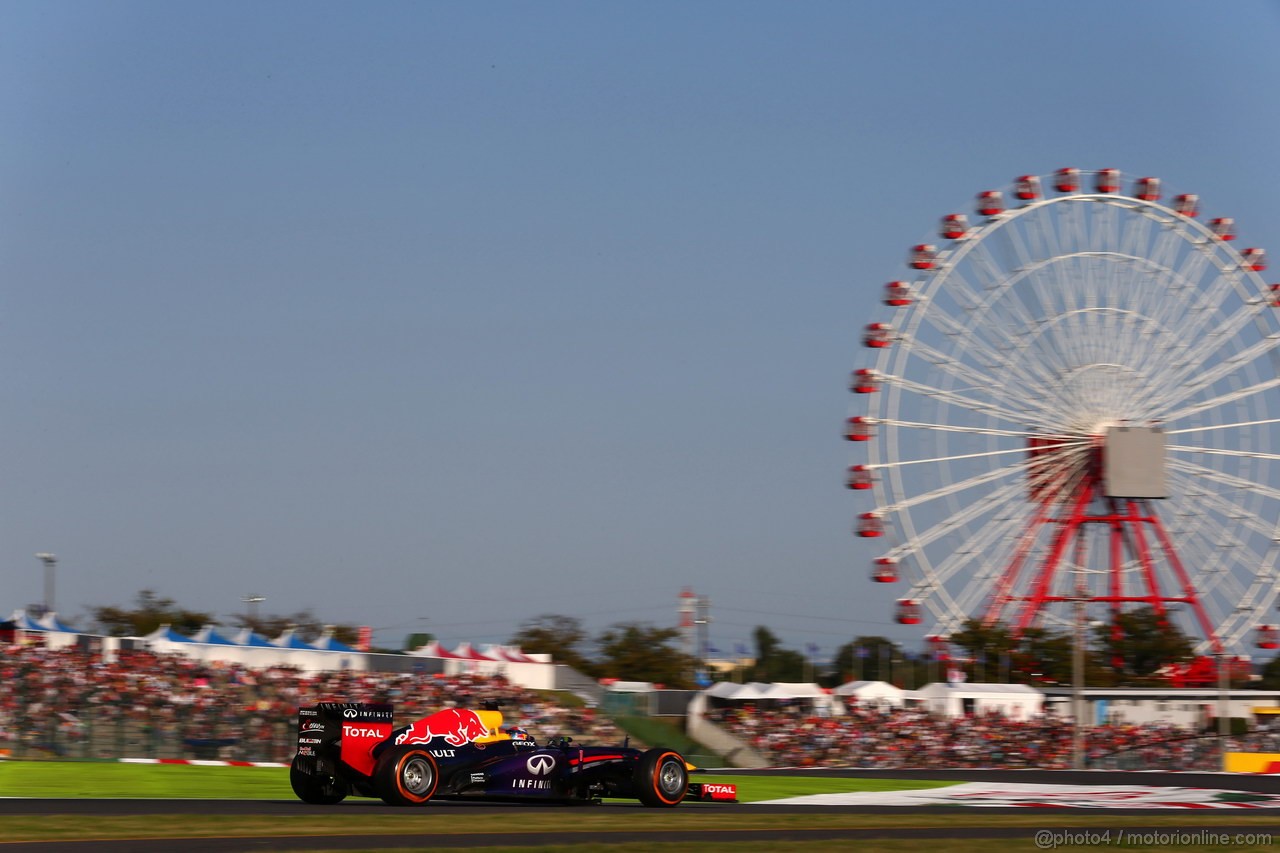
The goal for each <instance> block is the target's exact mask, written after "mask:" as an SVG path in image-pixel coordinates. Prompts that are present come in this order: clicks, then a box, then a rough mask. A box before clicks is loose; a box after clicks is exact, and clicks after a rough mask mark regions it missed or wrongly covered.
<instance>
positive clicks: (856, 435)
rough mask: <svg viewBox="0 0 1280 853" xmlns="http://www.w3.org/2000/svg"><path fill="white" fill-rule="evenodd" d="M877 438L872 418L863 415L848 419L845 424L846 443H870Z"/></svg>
mask: <svg viewBox="0 0 1280 853" xmlns="http://www.w3.org/2000/svg"><path fill="white" fill-rule="evenodd" d="M875 437H876V422H875V420H874V419H872V418H864V417H862V416H861V415H859V416H858V417H854V418H848V419H847V420H845V422H844V438H845V441H870V440H871V439H873V438H875ZM855 467H857V466H855Z"/></svg>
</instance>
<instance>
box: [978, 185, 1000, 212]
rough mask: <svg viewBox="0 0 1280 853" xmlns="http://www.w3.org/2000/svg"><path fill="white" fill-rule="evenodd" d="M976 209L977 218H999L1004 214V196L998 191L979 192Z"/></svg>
mask: <svg viewBox="0 0 1280 853" xmlns="http://www.w3.org/2000/svg"><path fill="white" fill-rule="evenodd" d="M977 207H978V215H979V216H999V215H1000V214H1002V213H1004V196H1003V195H1001V194H1000V191H999V190H985V191H983V192H980V193H978V205H977Z"/></svg>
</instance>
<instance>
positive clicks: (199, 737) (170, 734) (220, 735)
mask: <svg viewBox="0 0 1280 853" xmlns="http://www.w3.org/2000/svg"><path fill="white" fill-rule="evenodd" d="M296 746H297V728H296V723H295V721H294V718H293V716H292V715H289V716H288V717H284V718H280V719H273V718H267V717H265V716H261V715H257V714H245V713H239V712H235V711H232V710H230V709H223V710H220V711H218V712H216V713H203V714H191V715H187V716H181V717H177V718H175V719H168V720H164V719H160V720H156V719H146V718H139V717H135V716H131V715H109V714H95V715H89V716H86V717H84V718H79V717H74V716H72V715H70V714H53V715H52V716H40V715H35V716H23V717H18V718H16V719H9V720H7V721H4V726H3V741H0V749H3V750H5V751H6V752H7V753H8V755H9V757H11V758H59V759H100V760H106V759H119V758H180V759H206V760H209V759H211V760H224V761H277V762H288V761H289V760H290V759H291V758H292V757H293V753H294V751H295V749H296Z"/></svg>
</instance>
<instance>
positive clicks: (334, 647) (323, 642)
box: [311, 634, 355, 652]
mask: <svg viewBox="0 0 1280 853" xmlns="http://www.w3.org/2000/svg"><path fill="white" fill-rule="evenodd" d="M311 648H313V649H319V650H320V651H322V652H354V651H355V649H353V648H351V646H348V645H347V644H346V643H343V642H340V641H339V640H335V639H334V638H333V635H332V634H325V635H324V636H323V637H321V638H320V639H318V640H316V641H315V642H314V643H312V644H311Z"/></svg>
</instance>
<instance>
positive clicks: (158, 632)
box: [142, 625, 195, 643]
mask: <svg viewBox="0 0 1280 853" xmlns="http://www.w3.org/2000/svg"><path fill="white" fill-rule="evenodd" d="M142 639H144V640H163V641H165V642H166V643H191V642H195V641H194V640H192V639H191V638H190V637H184V636H183V635H182V634H179V633H178V632H177V631H175V630H173V628H171V627H170V626H168V625H161V626H160V627H159V628H157V629H155V630H154V631H152V632H151V633H150V634H147V636H145V637H143V638H142Z"/></svg>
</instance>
